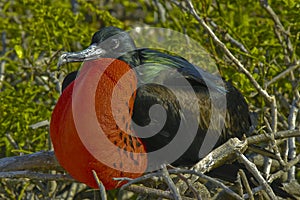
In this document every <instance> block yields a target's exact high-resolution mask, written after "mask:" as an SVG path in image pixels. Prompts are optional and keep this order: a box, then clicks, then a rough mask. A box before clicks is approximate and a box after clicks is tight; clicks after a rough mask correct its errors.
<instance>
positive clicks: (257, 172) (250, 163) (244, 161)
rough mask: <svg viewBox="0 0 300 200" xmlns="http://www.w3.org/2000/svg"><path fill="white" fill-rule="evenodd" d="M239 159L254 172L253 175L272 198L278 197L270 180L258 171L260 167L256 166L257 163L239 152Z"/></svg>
mask: <svg viewBox="0 0 300 200" xmlns="http://www.w3.org/2000/svg"><path fill="white" fill-rule="evenodd" d="M238 156H239V158H238V160H239V161H240V162H241V163H243V164H244V165H245V166H246V168H247V169H248V170H249V171H250V172H251V173H252V174H253V176H254V177H255V179H256V180H257V181H258V182H259V183H260V185H262V186H263V187H264V188H265V190H266V192H267V194H268V195H269V196H270V198H271V199H274V200H275V199H278V198H277V197H276V195H275V194H274V192H273V190H272V188H271V187H270V185H269V184H268V182H267V181H266V180H265V179H264V178H263V177H262V176H261V174H260V172H259V171H258V169H257V168H256V166H255V164H254V163H252V162H250V161H249V160H248V159H247V158H246V157H245V156H244V155H243V154H241V153H238Z"/></svg>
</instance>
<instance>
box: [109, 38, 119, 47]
mask: <svg viewBox="0 0 300 200" xmlns="http://www.w3.org/2000/svg"><path fill="white" fill-rule="evenodd" d="M119 45H120V42H119V40H118V39H112V40H111V48H112V49H116V48H118V47H119Z"/></svg>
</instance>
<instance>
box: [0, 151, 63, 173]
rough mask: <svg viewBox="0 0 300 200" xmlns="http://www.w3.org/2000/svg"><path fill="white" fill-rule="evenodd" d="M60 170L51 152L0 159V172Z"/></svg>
mask: <svg viewBox="0 0 300 200" xmlns="http://www.w3.org/2000/svg"><path fill="white" fill-rule="evenodd" d="M53 169H57V170H62V168H61V167H60V165H59V163H58V162H57V160H56V158H55V156H54V152H53V151H40V152H37V153H33V154H28V155H22V156H14V157H7V158H1V159H0V171H1V172H7V171H21V170H39V171H43V170H53Z"/></svg>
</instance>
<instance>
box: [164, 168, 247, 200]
mask: <svg viewBox="0 0 300 200" xmlns="http://www.w3.org/2000/svg"><path fill="white" fill-rule="evenodd" d="M169 173H170V174H179V173H181V174H193V175H196V176H199V178H200V179H204V180H207V181H209V182H211V183H212V184H214V185H216V186H217V187H220V188H222V189H223V190H224V191H225V192H226V193H227V194H229V195H230V196H231V197H233V198H235V199H242V198H241V197H240V196H239V195H238V194H237V193H235V192H234V191H232V190H231V189H230V188H228V187H227V186H226V185H224V184H223V183H221V182H220V181H218V180H216V179H214V178H211V177H209V176H207V175H205V174H202V173H199V172H196V171H195V170H189V169H179V168H174V169H170V170H169Z"/></svg>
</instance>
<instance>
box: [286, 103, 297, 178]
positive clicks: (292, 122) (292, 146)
mask: <svg viewBox="0 0 300 200" xmlns="http://www.w3.org/2000/svg"><path fill="white" fill-rule="evenodd" d="M296 105H297V100H296V99H294V101H293V103H292V106H291V109H290V113H289V118H288V124H289V130H294V129H295V128H296V118H297V114H298V108H297V106H296ZM288 152H289V153H288V158H289V160H293V159H294V158H295V157H296V139H295V137H291V138H288ZM295 174H296V168H295V166H292V167H291V168H290V170H289V173H288V181H289V182H291V181H293V180H295V179H296V175H295Z"/></svg>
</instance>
